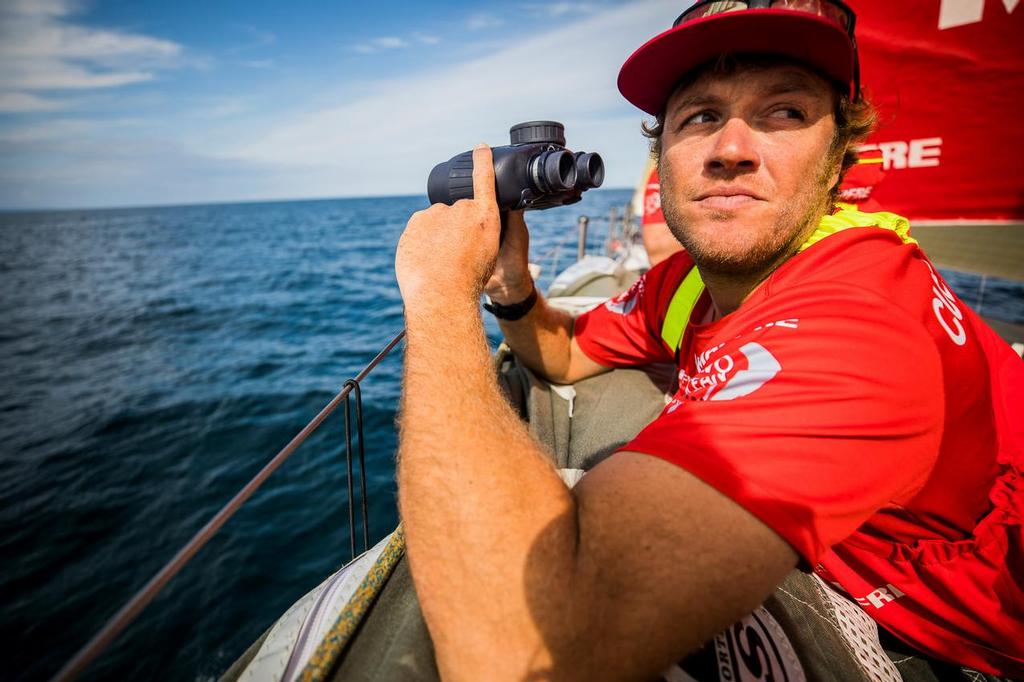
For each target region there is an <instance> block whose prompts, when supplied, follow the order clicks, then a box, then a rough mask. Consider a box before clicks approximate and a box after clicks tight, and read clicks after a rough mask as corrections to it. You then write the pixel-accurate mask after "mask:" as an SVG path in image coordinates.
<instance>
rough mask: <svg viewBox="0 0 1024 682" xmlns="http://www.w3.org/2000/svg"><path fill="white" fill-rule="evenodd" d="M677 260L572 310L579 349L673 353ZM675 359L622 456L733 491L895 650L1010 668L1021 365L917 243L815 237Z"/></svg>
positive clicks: (1018, 591)
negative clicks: (661, 392)
mask: <svg viewBox="0 0 1024 682" xmlns="http://www.w3.org/2000/svg"><path fill="white" fill-rule="evenodd" d="M690 267H692V261H691V260H690V258H689V256H688V255H686V254H685V253H681V254H678V255H675V256H673V257H672V258H670V259H668V260H667V261H665V262H664V263H662V264H660V265H658V266H656V267H655V268H652V269H651V270H650V271H649V272H648V273H647V275H646V276H645V277H644V278H642V279H641V280H640V281H639V282H638V283H637V284H636V285H635V286H634V287H633V288H632V289H631V290H630V291H629V292H626V294H624V295H622V296H620V297H617V299H613V300H612V301H609V302H608V303H607V304H605V305H604V306H601V307H599V308H597V309H596V310H594V311H591V312H590V313H588V314H586V315H583V316H581V317H580V318H579V319H578V320H577V323H576V337H577V339H578V341H579V344H580V347H581V348H582V349H583V350H584V352H586V353H587V355H588V356H590V357H591V358H593V359H594V360H596V361H597V362H600V363H601V364H604V365H610V366H623V365H639V364H646V363H651V362H659V361H666V360H668V361H671V360H673V352H672V349H670V348H668V347H667V346H666V345H665V344H664V342H662V341H661V339H660V334H661V326H662V321H663V319H664V316H665V312H666V309H667V307H668V303H669V301H670V300H671V297H672V295H673V294H674V292H675V290H676V287H677V286H678V285H679V283H680V281H681V280H682V278H683V277H684V276H685V274H686V273H687V272H688V271H689V269H690ZM703 298H704V299H707V296H706V294H705V296H704V297H703ZM708 305H709V303H708V301H707V300H704V301H702V302H700V303H699V304H698V307H697V310H695V314H694V316H693V317H692V318H691V319H693V320H700V319H701V315H702V312H703V311H704V310H706V309H707V307H708ZM678 366H679V370H680V373H679V384H680V387H679V390H678V391H677V392H676V394H675V397H674V399H673V400H672V402H671V403H670V404H669V405H667V406H666V408H665V410H664V412H663V413H662V414H661V416H660V417H659V418H658V419H656V420H655V421H654V422H653V423H652V424H651V425H649V426H648V427H647V428H646V429H644V430H643V431H642V432H641V433H640V434H639V435H638V436H637V437H636V439H634V440H633V441H632V442H631V443H629V444H628V445H626V446H625V447H624V448H623V449H624V450H630V451H635V452H643V453H648V454H651V455H654V456H657V457H660V458H663V459H665V460H667V461H670V462H673V463H675V464H677V465H679V466H681V467H684V468H685V469H687V470H688V471H690V472H691V473H693V474H694V475H696V476H698V477H700V478H702V479H703V480H705V481H706V482H707V483H709V484H710V485H713V486H715V487H716V488H718V489H719V490H721V491H722V492H724V493H725V494H726V495H728V496H730V497H731V498H732V499H734V500H735V501H736V502H738V503H739V504H741V505H743V506H744V507H745V508H746V509H747V510H749V511H750V512H751V513H752V514H754V515H755V516H757V517H758V518H760V519H761V520H762V521H764V522H765V523H766V524H768V525H769V526H770V527H771V528H773V529H774V530H775V531H776V532H778V533H779V534H780V535H781V536H782V537H784V538H785V539H786V540H787V541H788V542H790V544H792V545H793V547H794V548H795V549H796V550H797V551H798V552H799V553H800V554H801V555H802V557H803V558H804V559H805V560H806V562H807V565H808V566H812V567H817V570H819V571H820V572H821V573H822V574H824V575H825V576H826V577H828V578H829V579H833V580H835V581H837V582H838V583H840V584H841V585H842V586H843V588H844V589H845V590H846V591H847V592H849V594H850V595H851V596H853V597H854V598H856V599H857V600H858V602H859V603H861V605H862V606H863V607H864V608H865V610H867V611H868V612H869V613H870V614H871V615H872V616H873V617H874V618H875V620H877V621H878V622H879V623H881V624H883V625H884V626H885V627H886V628H888V629H889V630H890V631H892V632H893V633H894V634H896V635H897V636H899V637H901V638H903V639H904V640H906V641H907V642H908V643H910V644H911V645H913V646H915V647H917V648H919V649H921V650H922V651H925V652H927V653H929V654H932V655H934V656H936V657H938V658H942V659H946V660H950V661H954V662H957V663H960V664H963V665H968V666H971V667H974V668H978V669H980V670H985V671H989V672H994V673H998V674H1003V675H1010V676H1013V677H1017V676H1022V675H1024V592H1022V590H1024V585H1022V582H1021V576H1022V575H1024V535H1022V530H1021V520H1022V516H1024V491H1022V490H1021V488H1022V487H1024V486H1021V485H1020V483H1019V473H1018V472H1019V471H1020V469H1021V468H1022V463H1024V426H1022V424H1021V419H1020V415H1021V414H1024V363H1022V362H1021V360H1020V358H1019V357H1017V356H1016V354H1014V353H1013V351H1012V350H1011V349H1010V348H1009V346H1007V345H1006V344H1005V342H1002V341H1001V340H1000V339H998V338H997V337H996V336H995V334H994V333H993V332H992V331H991V330H990V329H989V328H988V327H987V326H986V325H985V324H984V323H983V322H981V320H980V318H978V317H977V316H976V315H975V314H974V313H973V312H972V311H971V310H970V309H968V308H967V307H966V306H965V305H964V304H963V303H962V302H960V301H959V300H957V299H956V297H955V296H954V295H953V294H951V293H949V292H948V289H947V287H946V286H945V284H944V283H943V282H942V280H941V278H939V277H938V275H937V274H935V272H934V270H933V269H932V266H931V265H930V263H929V262H928V261H927V259H926V258H925V256H924V254H923V253H922V252H921V251H920V250H919V249H918V248H917V247H916V246H912V245H905V244H903V243H902V242H901V241H900V239H899V238H898V237H897V236H896V235H894V234H893V233H891V232H889V231H886V230H882V229H878V228H854V229H850V230H846V231H844V232H841V233H838V234H835V235H832V236H830V237H828V238H826V239H824V240H823V241H821V242H819V243H818V244H816V245H814V246H812V247H810V248H809V249H807V250H806V251H805V252H803V253H802V254H799V255H798V256H795V257H794V258H792V259H790V260H789V261H788V262H786V263H785V264H784V265H783V266H782V267H781V268H779V269H778V270H777V271H776V272H775V273H774V274H773V275H772V276H771V277H770V278H769V279H768V280H767V281H766V282H765V283H764V284H763V285H762V286H761V287H760V288H759V289H758V290H757V291H755V292H754V293H753V294H752V295H751V297H750V298H749V299H748V300H747V301H746V302H744V304H743V306H742V307H741V308H740V309H739V310H737V311H736V312H734V313H733V314H731V315H728V316H726V317H725V318H723V319H721V320H718V321H716V322H714V323H711V324H706V325H699V324H691V325H690V327H689V328H688V331H687V333H686V334H685V336H684V338H683V346H682V348H681V351H680V353H679V359H678Z"/></svg>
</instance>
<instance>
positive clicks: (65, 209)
mask: <svg viewBox="0 0 1024 682" xmlns="http://www.w3.org/2000/svg"><path fill="white" fill-rule="evenodd" d="M635 189H636V188H635V187H628V186H623V187H597V188H594V189H593V190H588V191H605V190H607V191H621V190H629V191H634V190H635ZM416 196H422V197H423V198H424V199H426V197H427V195H426V192H424V193H422V194H421V193H414V194H364V195H358V196H356V195H348V196H333V197H291V198H276V199H223V200H217V201H197V202H185V203H178V204H147V203H141V204H121V205H113V206H109V205H108V206H51V207H45V208H43V207H13V208H7V207H3V206H0V214H15V213H74V212H80V211H123V210H131V209H144V208H187V207H196V208H198V207H202V206H238V205H243V204H285V203H300V202H307V201H308V202H312V201H340V200H346V199H405V198H409V197H416Z"/></svg>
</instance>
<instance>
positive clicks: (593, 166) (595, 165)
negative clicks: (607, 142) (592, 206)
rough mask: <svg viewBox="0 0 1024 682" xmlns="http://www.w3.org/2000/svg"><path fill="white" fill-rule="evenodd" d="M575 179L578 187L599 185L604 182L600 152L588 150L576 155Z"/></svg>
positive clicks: (587, 187) (586, 187)
mask: <svg viewBox="0 0 1024 682" xmlns="http://www.w3.org/2000/svg"><path fill="white" fill-rule="evenodd" d="M576 180H577V181H578V182H579V183H580V187H582V188H585V189H589V188H591V187H600V186H601V183H603V182H604V161H603V160H602V159H601V155H600V154H595V153H594V152H588V153H586V154H578V155H577V157H576Z"/></svg>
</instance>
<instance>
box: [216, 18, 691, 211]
mask: <svg viewBox="0 0 1024 682" xmlns="http://www.w3.org/2000/svg"><path fill="white" fill-rule="evenodd" d="M677 6H678V2H676V1H669V0H648V1H644V2H636V3H631V4H629V5H625V6H619V7H616V8H614V9H610V10H605V11H602V12H598V13H595V14H592V15H590V16H588V17H586V18H584V19H583V20H581V21H577V22H576V23H572V24H570V25H567V26H563V27H560V28H557V29H553V30H551V31H548V32H546V33H543V34H538V35H534V36H531V37H528V38H526V39H525V40H522V41H519V42H515V43H512V44H506V45H504V46H503V47H502V48H501V49H499V50H496V51H494V52H493V53H490V54H488V55H486V56H484V57H481V58H478V59H476V60H474V61H471V62H465V63H458V64H455V65H451V66H447V67H444V68H442V69H438V70H433V71H430V72H425V73H420V74H417V75H416V76H413V77H409V76H406V77H402V78H394V79H391V80H386V81H383V82H378V83H376V84H373V85H370V86H367V87H368V88H369V89H368V94H366V95H364V96H362V97H359V98H350V99H349V100H348V101H345V102H344V103H342V104H340V105H338V106H335V107H330V108H324V109H319V110H313V111H307V112H305V113H302V114H296V115H293V116H291V117H289V118H287V119H285V120H279V121H278V122H277V123H276V124H272V125H270V126H259V127H258V128H253V129H250V130H248V131H246V130H236V131H235V133H236V134H235V136H234V139H235V140H238V142H237V143H236V144H233V145H232V146H230V147H224V146H223V142H222V141H218V140H216V139H211V140H207V141H204V143H203V145H202V146H203V148H205V149H206V150H207V151H208V153H216V154H217V155H219V156H221V157H222V158H231V159H236V160H238V161H245V162H249V163H258V164H261V165H265V166H277V167H279V168H281V178H282V191H281V192H279V193H278V196H290V195H294V196H337V195H350V196H351V195H366V194H396V193H407V192H422V191H423V189H422V188H423V185H424V183H425V181H426V176H427V173H428V172H429V170H430V168H431V167H432V166H433V164H435V163H437V162H439V161H443V160H446V159H447V158H449V157H450V156H452V155H454V154H455V153H457V152H459V151H462V150H464V149H469V148H470V147H471V146H472V145H473V144H474V143H476V142H478V141H481V140H487V141H489V142H491V143H492V144H507V137H506V136H507V131H508V128H509V126H510V125H512V124H514V123H518V122H520V121H527V120H531V119H545V118H548V119H555V120H560V121H563V122H564V123H565V124H566V133H567V136H568V142H569V146H570V147H571V148H573V149H580V150H586V151H599V152H601V153H602V155H604V156H605V157H606V162H607V163H608V170H609V175H608V183H609V185H615V184H619V185H622V184H625V185H632V184H633V183H634V182H635V177H634V175H636V174H638V173H640V167H641V165H642V163H643V160H644V157H645V150H646V146H645V140H644V139H643V138H642V137H641V135H640V132H639V124H640V121H641V120H643V115H642V114H641V113H640V112H639V111H636V110H635V109H633V108H632V107H631V106H630V105H628V104H627V103H625V102H624V101H623V100H622V98H621V96H620V95H619V94H618V91H617V88H616V86H615V79H616V76H617V74H618V69H619V67H620V66H621V64H622V62H623V61H624V60H625V58H626V57H627V56H628V55H629V54H630V53H631V52H632V51H633V50H634V49H635V48H636V47H637V46H639V45H640V44H642V43H643V42H644V41H645V40H646V39H648V38H649V37H650V36H652V35H655V34H656V33H658V32H660V31H661V30H663V29H664V27H665V25H666V24H668V23H669V22H670V21H671V19H672V17H674V16H675V15H674V14H673V12H674V11H675V10H676V9H677ZM568 55H572V56H573V58H566V56H568ZM210 150H216V151H214V152H211V151H210Z"/></svg>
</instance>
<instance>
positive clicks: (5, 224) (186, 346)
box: [0, 191, 1024, 680]
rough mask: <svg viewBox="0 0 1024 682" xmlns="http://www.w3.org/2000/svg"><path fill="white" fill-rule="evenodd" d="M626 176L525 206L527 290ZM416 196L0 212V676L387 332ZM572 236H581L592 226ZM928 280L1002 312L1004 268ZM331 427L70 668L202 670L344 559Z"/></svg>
mask: <svg viewBox="0 0 1024 682" xmlns="http://www.w3.org/2000/svg"><path fill="white" fill-rule="evenodd" d="M629 194H630V193H629V192H626V191H596V192H590V193H588V195H587V197H586V199H585V200H584V202H583V203H582V204H579V205H577V206H573V207H566V208H561V209H555V210H551V211H544V212H538V213H533V214H530V216H529V221H530V224H531V239H532V247H531V251H532V254H533V258H534V260H538V261H541V262H542V264H543V265H544V266H545V271H544V275H543V276H542V278H541V284H542V286H546V284H547V283H549V282H550V279H551V277H552V276H553V275H554V273H555V272H557V271H558V270H559V269H561V268H564V267H566V266H567V265H569V264H570V263H571V262H572V260H573V259H574V255H575V250H576V231H575V223H576V217H577V215H579V214H580V213H587V214H590V215H592V216H604V215H607V212H608V210H609V208H610V207H612V206H621V205H623V204H624V203H625V202H626V201H627V200H628V198H629ZM424 206H425V200H424V199H423V198H420V197H405V198H402V197H399V198H388V199H357V200H337V201H309V202H287V203H265V204H239V205H219V206H189V207H170V208H146V209H123V210H109V211H81V212H74V211H65V212H60V213H31V214H4V215H0V237H2V238H0V291H2V299H0V321H2V322H0V386H2V387H3V390H2V393H0V500H2V505H0V548H2V550H0V551H2V554H0V556H2V557H3V571H0V604H2V607H3V611H2V616H0V628H2V630H0V639H2V640H3V641H4V642H5V643H6V646H5V647H4V648H5V650H6V651H8V654H7V655H6V656H5V660H4V664H3V673H2V674H0V677H3V678H4V679H42V678H45V677H47V676H49V675H51V674H52V673H54V672H55V671H56V669H57V668H58V667H59V666H60V665H61V664H62V663H63V662H64V661H65V660H66V659H67V658H68V657H69V656H70V655H71V654H72V653H73V652H74V651H75V650H76V649H77V648H78V647H79V646H81V645H82V644H83V643H84V642H85V641H86V640H87V639H88V637H89V636H90V635H91V634H92V633H94V632H95V630H96V629H97V628H98V627H99V626H100V625H102V623H103V622H104V621H105V620H106V619H107V618H108V617H109V616H110V615H111V614H112V613H113V612H114V611H116V609H117V608H118V607H119V606H120V605H121V604H122V603H123V602H124V601H125V600H126V599H127V598H128V597H129V596H130V595H131V594H132V593H133V592H134V591H135V590H136V589H138V588H139V587H140V586H141V585H142V584H144V583H145V581H146V580H147V579H148V578H149V577H151V575H152V574H153V573H154V572H155V571H156V570H157V569H158V568H159V567H160V566H161V565H163V563H164V562H165V561H167V560H168V559H169V558H170V557H171V556H172V555H173V554H174V552H175V551H176V550H177V549H178V548H179V547H180V546H181V545H182V544H183V543H184V542H185V541H186V540H188V538H189V537H191V535H192V534H193V533H194V532H195V531H196V530H198V529H199V528H200V527H201V526H202V525H203V523H204V522H205V521H206V520H207V519H208V518H209V517H210V516H211V515H212V514H213V513H215V512H216V511H217V509H219V508H220V507H221V506H222V505H223V504H224V503H225V502H226V501H227V500H228V499H230V498H231V496H232V495H233V494H234V493H235V492H236V491H237V490H238V489H239V488H241V486H242V485H243V484H244V483H245V482H246V481H247V480H249V478H251V477H252V476H253V475H254V474H255V473H256V472H257V471H258V470H259V469H260V468H261V467H262V465H263V464H264V463H266V462H267V461H268V460H269V458H270V457H271V456H272V455H273V454H274V453H275V452H276V451H277V450H278V449H279V448H281V447H282V446H283V445H284V444H285V443H287V442H288V441H289V440H290V438H291V437H292V436H293V435H294V434H295V433H296V432H297V431H298V430H299V429H300V428H302V426H304V425H305V424H306V422H308V421H309V419H310V418H311V417H313V415H315V414H316V413H317V412H318V411H319V409H320V408H321V407H322V406H323V405H324V404H325V403H326V402H327V401H328V400H329V399H330V398H331V397H332V396H333V395H334V394H335V393H336V392H337V391H338V390H339V388H340V387H341V385H342V384H343V382H344V380H345V379H346V378H348V377H350V376H353V375H354V374H356V373H357V372H358V371H359V370H360V369H361V368H362V367H363V366H364V365H365V364H366V363H367V361H369V360H370V358H372V357H373V355H374V354H375V353H376V351H377V350H378V349H379V348H380V347H382V346H383V345H384V344H385V343H386V342H387V341H388V340H389V339H390V338H391V337H392V336H393V335H394V334H395V333H396V332H397V331H398V330H399V329H400V328H401V325H402V320H401V313H402V307H401V300H400V298H399V295H398V288H397V285H396V284H395V280H394V273H393V265H392V263H393V253H394V247H395V244H396V243H397V241H398V236H399V234H400V231H401V229H402V227H403V226H404V224H405V221H406V219H407V218H408V216H409V215H410V214H411V213H412V212H413V211H415V210H418V209H420V208H423V207H424ZM590 234H591V245H592V248H593V249H595V250H596V249H598V248H599V245H600V243H601V242H602V241H603V239H604V237H605V236H606V234H607V223H606V222H604V223H602V222H597V221H595V223H594V224H593V226H592V229H591V233H590ZM950 277H951V278H953V279H952V282H953V285H954V287H955V288H957V289H958V290H959V291H960V292H961V294H962V295H963V296H964V299H965V300H966V301H967V303H969V304H976V303H977V304H983V305H984V309H985V312H986V313H989V314H996V315H997V316H998V315H1000V314H1002V316H1003V317H1004V318H1006V319H1014V317H1017V318H1019V317H1020V316H1021V314H1020V307H1021V289H1020V286H1019V285H1012V286H1010V285H1008V284H1006V283H999V282H991V281H990V282H988V283H987V285H986V286H985V287H984V288H983V287H981V285H980V280H979V279H978V278H972V277H970V276H963V275H959V274H957V273H950ZM1018 321H1024V320H1018ZM488 325H489V330H490V332H491V334H492V336H493V337H496V335H497V328H496V325H494V324H493V322H492V321H489V322H488ZM400 362H401V353H400V350H399V352H397V353H395V354H394V355H393V356H392V357H390V358H388V359H387V360H385V361H384V362H383V364H382V365H381V366H380V367H379V368H378V369H377V371H376V372H374V373H373V374H372V375H371V376H370V378H369V379H368V380H367V381H366V382H365V384H364V400H365V404H364V412H365V419H366V438H367V443H366V446H367V453H368V459H369V464H368V470H369V488H370V518H371V524H370V533H371V539H372V540H375V539H377V538H380V537H382V536H383V535H384V534H385V533H387V532H388V531H390V530H391V528H392V527H393V526H394V523H395V521H396V515H395V511H394V506H395V488H394V481H393V475H394V472H393V462H392V454H393V450H394V446H395V437H394V433H393V428H392V425H393V421H394V416H395V405H396V401H397V398H398V395H399V379H400ZM342 440H343V426H342V421H341V418H340V417H335V418H332V419H331V420H328V422H326V424H325V426H324V427H323V428H321V429H320V431H318V432H317V433H316V434H315V435H314V436H313V437H312V438H311V439H310V441H308V442H307V444H306V445H305V446H303V447H302V448H300V449H299V450H298V451H297V452H296V454H295V455H294V456H293V457H292V458H291V459H290V460H289V461H288V462H286V463H285V465H284V466H282V467H281V469H279V470H278V471H277V472H276V473H275V474H274V475H273V476H272V477H271V478H270V479H269V480H268V482H267V483H266V484H265V485H264V486H263V488H262V489H261V490H260V491H259V492H258V493H257V494H256V495H255V496H254V497H253V498H252V500H251V501H250V503H249V504H247V505H246V506H245V507H244V508H243V509H242V511H241V512H240V513H239V514H238V515H237V516H236V517H235V518H234V519H233V520H231V521H230V522H229V523H228V524H227V525H226V526H225V527H224V530H223V531H222V532H221V533H220V534H219V535H218V536H216V537H215V538H214V540H213V541H212V542H211V543H210V544H209V545H208V546H207V547H206V548H205V549H204V550H202V551H201V552H200V553H199V554H198V555H197V557H196V558H195V560H194V561H193V562H192V563H191V564H190V565H189V566H188V567H187V568H186V569H185V571H184V572H183V573H182V574H181V575H180V576H179V577H178V578H176V579H175V580H174V581H173V582H172V583H171V584H170V586H169V587H168V588H167V589H166V590H165V591H164V592H163V593H162V594H161V595H160V596H159V597H158V598H157V599H156V600H155V601H154V602H153V603H152V604H151V605H150V606H149V608H148V609H147V610H146V611H145V612H144V613H143V615H142V617H141V618H140V619H139V621H137V623H136V624H135V625H134V626H133V627H132V628H131V629H130V630H128V632H127V633H126V634H125V635H123V636H122V637H121V638H120V639H119V640H118V642H117V644H116V645H115V646H114V647H113V648H112V649H111V650H110V651H109V652H108V653H107V654H105V655H104V656H103V657H102V658H101V659H99V660H98V661H97V663H96V664H95V665H94V666H93V667H92V668H91V669H90V671H89V673H88V674H87V676H86V678H87V679H155V678H160V679H174V680H194V679H209V678H212V677H215V676H217V675H218V674H219V673H221V672H222V671H223V670H224V669H226V668H227V666H228V665H229V664H230V663H231V662H232V661H233V660H234V658H235V657H236V656H238V655H239V654H240V653H241V652H242V651H243V650H244V649H245V647H246V646H247V645H248V644H249V643H250V642H251V641H252V640H254V639H255V638H256V637H258V636H259V635H260V634H261V633H262V632H263V631H264V630H265V629H266V628H267V627H268V626H269V625H270V624H271V623H272V622H273V620H274V619H275V618H276V617H277V616H278V615H280V614H281V613H282V612H283V611H284V610H285V609H286V608H287V607H288V606H289V605H290V604H291V603H292V602H293V601H294V600H295V599H297V598H298V597H299V596H301V595H302V594H304V593H305V592H306V591H308V590H309V589H311V588H312V587H314V586H315V585H317V584H318V583H319V582H320V581H321V580H322V579H323V578H324V577H326V576H327V575H328V574H329V573H331V572H333V571H334V570H335V569H337V568H338V567H339V566H340V565H341V564H343V563H344V562H345V561H346V560H347V558H348V556H349V536H348V524H347V516H346V500H345V496H344V489H345V476H344V468H343V464H344V458H343V449H342V446H341V444H342Z"/></svg>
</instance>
